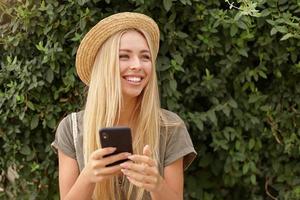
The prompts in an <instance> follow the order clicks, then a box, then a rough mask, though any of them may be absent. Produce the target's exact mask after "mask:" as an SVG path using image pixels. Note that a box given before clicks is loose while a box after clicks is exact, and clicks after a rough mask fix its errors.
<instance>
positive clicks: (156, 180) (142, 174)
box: [120, 145, 163, 192]
mask: <svg viewBox="0 0 300 200" xmlns="http://www.w3.org/2000/svg"><path fill="white" fill-rule="evenodd" d="M151 154H152V152H151V150H150V148H149V146H148V145H146V146H145V147H144V149H143V155H132V156H128V159H130V160H132V161H133V162H125V163H122V164H121V165H120V166H121V167H122V170H121V171H122V172H123V174H124V175H125V176H126V177H127V179H128V180H129V181H130V182H131V183H132V184H134V185H136V186H138V187H142V188H145V189H146V190H147V191H149V192H155V191H157V190H159V189H160V186H161V183H162V180H163V178H162V177H161V176H160V174H159V171H158V168H157V164H156V162H155V160H153V159H152V158H151V157H150V156H151Z"/></svg>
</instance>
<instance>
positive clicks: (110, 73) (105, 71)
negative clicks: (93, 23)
mask: <svg viewBox="0 0 300 200" xmlns="http://www.w3.org/2000/svg"><path fill="white" fill-rule="evenodd" d="M134 30H135V29H134ZM126 31H128V30H123V31H120V32H118V33H116V34H114V35H113V36H111V37H110V38H109V39H108V40H107V41H106V42H105V43H104V44H103V45H102V47H101V49H100V50H99V52H98V54H97V57H96V59H95V62H94V66H93V70H92V73H91V80H90V85H89V90H88V96H87V100H86V105H85V111H84V118H83V152H84V161H85V164H87V162H88V159H89V156H90V155H91V153H92V152H94V151H95V150H96V149H98V148H101V145H100V140H99V135H98V131H99V129H100V128H102V127H111V126H114V125H116V122H118V120H119V117H120V110H121V107H122V103H123V102H122V92H121V91H122V90H121V78H120V70H119V45H120V39H121V36H122V35H123V34H124V33H125V32H126ZM137 31H138V32H139V33H141V34H142V35H143V36H144V37H145V39H146V41H147V43H148V46H149V49H150V52H151V59H152V73H151V75H150V79H149V82H148V84H147V85H146V87H145V88H144V90H143V91H142V93H141V94H140V96H139V97H138V103H137V106H136V112H135V115H134V116H133V122H134V125H133V127H132V131H133V136H134V137H133V151H134V153H136V154H142V153H143V152H142V151H143V147H144V145H146V144H148V145H149V146H150V148H151V150H152V152H153V155H152V157H153V159H155V160H156V161H157V163H158V162H159V152H158V149H159V148H158V145H159V138H160V118H161V110H160V101H159V93H158V86H157V77H156V71H155V58H154V57H155V56H156V55H155V56H154V55H153V52H154V51H153V48H152V44H151V42H149V41H151V40H149V36H148V35H147V33H146V32H143V31H142V30H137ZM135 133H136V134H135ZM126 184H128V185H129V186H128V187H129V189H128V192H127V199H131V198H133V197H132V195H133V191H134V190H133V188H135V186H133V185H132V184H131V183H129V182H126ZM120 191H121V188H120V185H119V184H118V179H117V177H114V178H111V179H107V180H104V181H103V182H101V183H97V184H96V187H95V191H94V194H93V198H94V199H100V198H101V199H105V200H106V199H107V200H109V199H113V200H115V199H120V197H121V196H120V195H121V194H120ZM135 191H136V193H135V195H134V196H135V197H134V198H135V199H142V198H143V194H144V190H143V189H141V188H136V190H135Z"/></svg>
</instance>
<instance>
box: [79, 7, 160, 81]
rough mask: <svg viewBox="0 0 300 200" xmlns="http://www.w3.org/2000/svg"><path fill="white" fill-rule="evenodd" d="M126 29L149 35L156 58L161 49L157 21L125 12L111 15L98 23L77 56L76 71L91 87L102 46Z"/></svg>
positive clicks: (82, 43) (83, 41) (84, 41)
mask: <svg viewBox="0 0 300 200" xmlns="http://www.w3.org/2000/svg"><path fill="white" fill-rule="evenodd" d="M124 29H137V30H142V31H145V32H146V33H148V34H149V37H150V40H151V41H150V42H151V43H152V46H153V49H154V52H153V53H154V54H155V55H152V56H154V57H156V56H157V53H158V49H159V28H158V26H157V24H156V23H155V21H154V20H153V19H152V18H150V17H148V16H146V15H144V14H140V13H132V12H123V13H118V14H114V15H111V16H109V17H106V18H104V19H102V20H101V21H100V22H98V23H97V24H96V25H95V26H94V27H93V28H92V29H91V30H90V31H89V32H88V33H87V34H86V35H85V36H84V38H83V40H82V41H81V43H80V45H79V48H78V50H77V55H76V70H77V74H78V76H79V78H80V79H81V80H82V82H84V83H85V84H86V85H89V82H90V76H91V71H92V68H93V65H94V62H95V58H96V55H97V53H98V51H99V49H100V47H101V46H102V44H103V43H104V42H105V41H106V40H107V39H108V38H109V37H110V36H112V35H113V34H115V33H117V32H118V31H121V30H124Z"/></svg>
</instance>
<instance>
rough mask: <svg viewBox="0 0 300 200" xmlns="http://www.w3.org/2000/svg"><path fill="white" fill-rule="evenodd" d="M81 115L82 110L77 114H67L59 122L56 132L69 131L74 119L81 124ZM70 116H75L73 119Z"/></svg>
mask: <svg viewBox="0 0 300 200" xmlns="http://www.w3.org/2000/svg"><path fill="white" fill-rule="evenodd" d="M73 114H75V115H73ZM83 114H84V111H83V110H81V111H79V112H72V113H69V114H67V115H66V116H65V117H63V118H62V119H61V121H60V122H59V124H58V127H57V130H58V131H59V130H70V129H71V128H72V121H73V120H74V119H76V121H77V122H79V123H81V121H82V119H83ZM72 115H73V116H75V118H73V117H72Z"/></svg>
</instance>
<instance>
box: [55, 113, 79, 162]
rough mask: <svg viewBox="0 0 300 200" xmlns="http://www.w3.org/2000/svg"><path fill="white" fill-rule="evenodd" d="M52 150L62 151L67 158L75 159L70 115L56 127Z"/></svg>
mask: <svg viewBox="0 0 300 200" xmlns="http://www.w3.org/2000/svg"><path fill="white" fill-rule="evenodd" d="M51 146H52V148H53V149H54V150H55V151H57V150H58V149H59V150H60V151H62V152H63V153H64V154H66V155H67V156H69V157H71V158H74V159H76V153H75V147H74V141H73V134H72V128H71V119H70V115H68V116H67V117H65V118H64V119H63V120H62V121H61V122H60V123H59V125H58V127H57V130H56V134H55V140H54V141H53V142H52V144H51Z"/></svg>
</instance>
